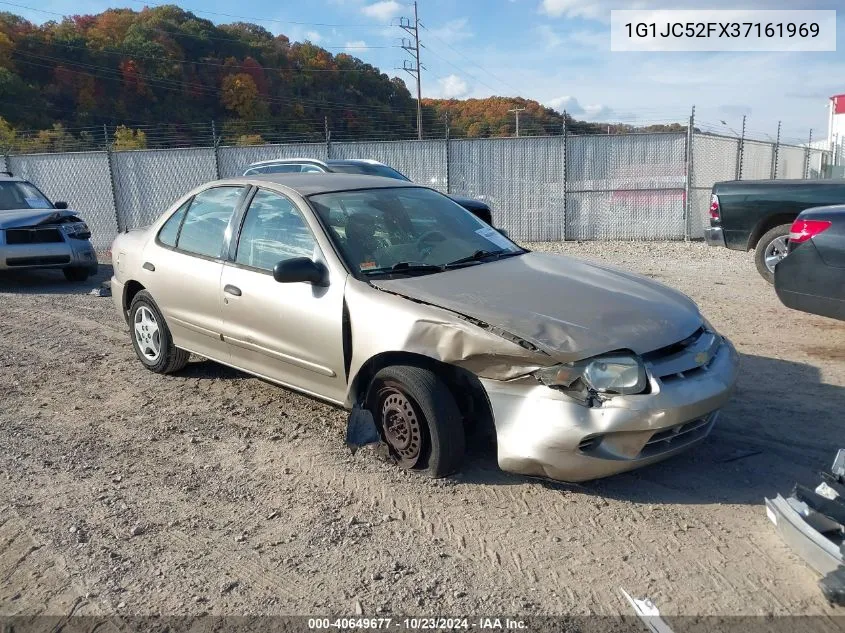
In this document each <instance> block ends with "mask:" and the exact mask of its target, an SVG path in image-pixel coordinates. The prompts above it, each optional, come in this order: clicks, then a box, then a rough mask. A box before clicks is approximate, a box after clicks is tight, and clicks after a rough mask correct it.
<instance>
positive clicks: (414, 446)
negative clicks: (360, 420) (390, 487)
mask: <svg viewBox="0 0 845 633" xmlns="http://www.w3.org/2000/svg"><path fill="white" fill-rule="evenodd" d="M367 408H368V409H369V410H370V412H371V413H372V414H373V418H374V420H375V422H376V426H377V427H378V429H379V433H380V434H381V436H382V438H383V439H384V441H385V442H386V443H387V445H388V448H389V450H390V453H391V455H392V456H393V457H394V458H395V459H396V461H397V463H398V464H399V466H400V467H402V468H405V469H409V470H410V469H413V470H421V471H424V472H425V473H426V474H428V475H429V476H431V477H435V478H437V477H445V476H447V475H450V474H452V473H454V472H455V471H457V470H458V469H459V468H460V466H461V462H462V461H463V457H464V444H465V440H464V428H463V420H462V417H461V412H460V410H459V409H458V405H457V404H456V402H455V398H454V397H453V396H452V393H451V392H450V391H449V388H448V387H447V386H446V384H445V383H444V382H443V381H442V380H441V379H440V378H439V377H438V376H437V374H435V373H434V372H433V371H431V370H428V369H423V368H421V367H412V366H409V365H396V366H393V367H386V368H384V369H382V370H381V371H379V372H378V373H377V374H376V375H375V377H374V378H373V380H372V383H371V384H370V390H369V394H368V398H367Z"/></svg>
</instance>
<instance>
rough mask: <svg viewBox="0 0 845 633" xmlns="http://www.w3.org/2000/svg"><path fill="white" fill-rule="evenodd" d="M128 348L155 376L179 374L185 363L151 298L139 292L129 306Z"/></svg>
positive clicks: (183, 352) (186, 355) (183, 351)
mask: <svg viewBox="0 0 845 633" xmlns="http://www.w3.org/2000/svg"><path fill="white" fill-rule="evenodd" d="M129 326H130V328H131V334H132V347H134V348H135V354H136V355H137V356H138V360H140V361H141V363H142V364H143V365H144V367H146V368H147V369H149V370H150V371H154V372H156V373H157V374H169V373H171V372H174V371H179V370H180V369H182V368H183V367H184V366H185V365H187V363H188V357H189V356H190V354H189V353H188V352H186V351H185V350H183V349H179V348H178V347H176V346H175V345H174V344H173V338H172V337H171V336H170V329H169V328H168V327H167V323H166V322H165V320H164V317H163V316H162V315H161V311H160V310H159V309H158V306H157V305H156V303H155V301H153V298H152V296H151V295H150V293H149V292H147V291H146V290H142V291H141V292H139V293H138V294H136V295H135V298H134V299H132V305H130V306H129Z"/></svg>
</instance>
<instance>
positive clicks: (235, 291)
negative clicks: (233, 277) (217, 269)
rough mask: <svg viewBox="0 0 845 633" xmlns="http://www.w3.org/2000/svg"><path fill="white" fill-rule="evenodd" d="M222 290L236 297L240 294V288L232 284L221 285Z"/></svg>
mask: <svg viewBox="0 0 845 633" xmlns="http://www.w3.org/2000/svg"><path fill="white" fill-rule="evenodd" d="M223 292H225V293H226V294H230V295H234V296H236V297H240V296H241V289H240V288H238V287H237V286H233V285H232V284H226V285H225V286H223Z"/></svg>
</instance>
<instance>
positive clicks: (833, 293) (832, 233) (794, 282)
mask: <svg viewBox="0 0 845 633" xmlns="http://www.w3.org/2000/svg"><path fill="white" fill-rule="evenodd" d="M775 291H776V292H777V294H778V297H779V298H780V300H781V301H782V302H783V304H784V305H785V306H787V307H789V308H793V309H795V310H801V311H802V312H810V313H811V314H820V315H822V316H826V317H831V318H833V319H839V320H841V321H845V205H837V206H830V207H816V208H813V209H807V210H806V211H804V212H803V213H801V214H800V215H799V216H798V218H797V219H796V220H795V222H793V223H792V228H791V230H790V233H789V246H788V255H787V257H786V258H785V259H783V260H781V261H780V262H779V263H778V265H777V266H775Z"/></svg>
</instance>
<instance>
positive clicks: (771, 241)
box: [754, 224, 792, 284]
mask: <svg viewBox="0 0 845 633" xmlns="http://www.w3.org/2000/svg"><path fill="white" fill-rule="evenodd" d="M791 226H792V225H791V224H781V225H779V226H776V227H775V228H773V229H770V230H768V231H766V232H765V233H764V234H763V236H762V237H761V238H760V239H759V241H758V242H757V246H756V248H755V249H754V263H755V264H757V271H758V272H759V273H760V274H761V275H762V276H763V279H765V280H766V281H768V282H769V283H770V284H773V283H775V266H776V265H777V263H778V262H779V261H780V260H782V259H783V258H784V257H786V252H787V250H786V249H787V245H788V242H789V229H790V227H791Z"/></svg>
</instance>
